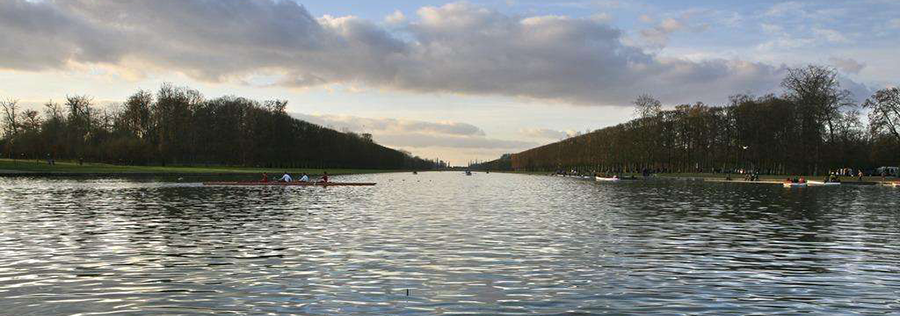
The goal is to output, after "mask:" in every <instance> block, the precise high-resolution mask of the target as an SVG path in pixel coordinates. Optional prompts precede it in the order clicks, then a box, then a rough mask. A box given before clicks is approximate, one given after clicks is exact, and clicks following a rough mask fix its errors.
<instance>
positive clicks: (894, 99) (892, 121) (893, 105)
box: [863, 87, 900, 141]
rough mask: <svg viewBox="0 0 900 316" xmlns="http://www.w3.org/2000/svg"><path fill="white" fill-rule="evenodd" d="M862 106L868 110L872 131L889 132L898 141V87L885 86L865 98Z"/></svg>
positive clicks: (899, 92) (899, 96)
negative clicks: (869, 110)
mask: <svg viewBox="0 0 900 316" xmlns="http://www.w3.org/2000/svg"><path fill="white" fill-rule="evenodd" d="M863 107H864V108H867V109H871V110H872V111H871V112H869V127H870V128H871V130H872V132H874V133H882V132H887V133H889V134H890V135H891V136H892V137H894V139H896V140H897V141H900V88H897V87H894V88H887V89H881V90H878V91H877V92H875V94H874V95H872V97H870V98H868V99H866V102H865V103H863Z"/></svg>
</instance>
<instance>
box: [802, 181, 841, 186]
mask: <svg viewBox="0 0 900 316" xmlns="http://www.w3.org/2000/svg"><path fill="white" fill-rule="evenodd" d="M807 183H809V185H816V186H818V185H823V186H835V185H841V183H840V182H825V181H809V182H807Z"/></svg>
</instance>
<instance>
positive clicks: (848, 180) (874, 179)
mask: <svg viewBox="0 0 900 316" xmlns="http://www.w3.org/2000/svg"><path fill="white" fill-rule="evenodd" d="M481 172H484V171H481ZM491 172H497V173H511V174H523V175H538V176H552V175H553V174H552V172H540V171H491ZM619 175H620V176H635V177H637V178H638V179H643V178H644V177H643V176H642V175H641V174H638V173H622V174H619ZM729 177H730V178H731V180H727V178H729ZM824 177H825V176H797V175H760V179H759V181H746V180H744V179H743V175H740V174H730V175H729V174H723V173H657V174H653V175H651V176H649V177H647V178H646V179H670V180H686V181H707V182H720V183H762V184H780V183H782V182H783V181H784V179H786V178H806V180H812V181H819V180H822V179H823V178H824ZM839 178H840V179H841V183H842V184H848V185H878V184H883V183H893V182H898V181H900V178H897V177H888V178H886V179H881V176H864V177H863V180H862V181H859V180H858V178H857V177H850V176H841V177H839Z"/></svg>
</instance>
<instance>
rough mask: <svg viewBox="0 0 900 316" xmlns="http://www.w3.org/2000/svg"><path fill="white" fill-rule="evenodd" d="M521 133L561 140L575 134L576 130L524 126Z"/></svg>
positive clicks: (530, 136)
mask: <svg viewBox="0 0 900 316" xmlns="http://www.w3.org/2000/svg"><path fill="white" fill-rule="evenodd" d="M519 134H521V135H522V136H525V137H529V138H538V139H552V140H559V139H563V138H566V137H569V136H572V135H575V131H558V130H553V129H547V128H523V129H520V130H519Z"/></svg>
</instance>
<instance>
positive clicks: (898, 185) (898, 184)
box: [881, 182, 900, 188]
mask: <svg viewBox="0 0 900 316" xmlns="http://www.w3.org/2000/svg"><path fill="white" fill-rule="evenodd" d="M881 185H883V186H886V187H895V188H900V182H882V183H881Z"/></svg>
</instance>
